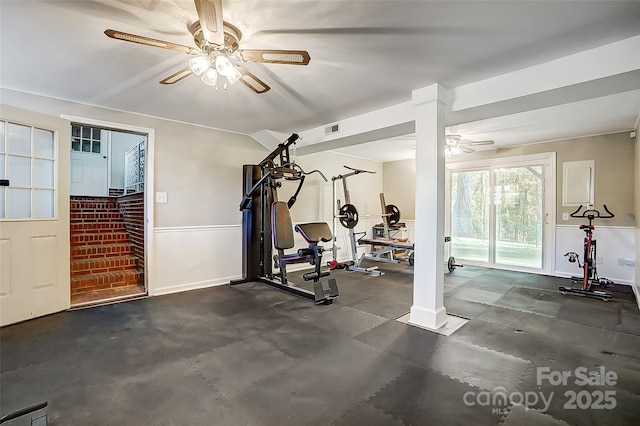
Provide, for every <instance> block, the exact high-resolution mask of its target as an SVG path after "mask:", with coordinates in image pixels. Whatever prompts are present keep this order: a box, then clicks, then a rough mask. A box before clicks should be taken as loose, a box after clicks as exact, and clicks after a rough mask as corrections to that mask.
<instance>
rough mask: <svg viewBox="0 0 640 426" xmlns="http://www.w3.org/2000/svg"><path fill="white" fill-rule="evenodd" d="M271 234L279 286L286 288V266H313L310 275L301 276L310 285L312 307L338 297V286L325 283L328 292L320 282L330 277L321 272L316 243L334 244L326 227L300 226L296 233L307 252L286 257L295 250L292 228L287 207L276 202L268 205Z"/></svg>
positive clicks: (332, 279)
mask: <svg viewBox="0 0 640 426" xmlns="http://www.w3.org/2000/svg"><path fill="white" fill-rule="evenodd" d="M271 227H272V229H271V231H272V235H273V245H274V247H275V248H276V249H277V250H278V254H277V255H276V256H274V257H273V260H274V267H276V268H278V269H279V270H280V282H281V284H283V285H288V281H287V265H288V264H291V263H305V262H308V263H309V264H311V265H314V271H313V272H307V273H305V274H303V275H302V278H303V279H304V280H305V281H313V293H314V296H315V303H316V304H320V303H327V302H330V301H331V300H333V299H336V298H337V297H338V285H337V284H336V280H335V279H334V278H330V279H329V280H328V281H329V283H328V285H329V288H328V289H327V290H325V289H324V287H323V286H322V282H321V281H320V279H321V278H324V277H327V276H329V275H331V272H329V271H322V270H321V266H322V253H323V252H324V248H323V247H322V246H319V245H318V243H319V242H321V241H322V242H329V241H333V234H332V233H331V229H330V228H329V225H327V224H326V223H325V222H312V223H301V224H298V225H296V227H295V230H296V231H297V232H298V233H300V235H302V237H303V238H304V239H305V241H306V242H307V244H308V245H309V246H308V247H307V248H302V249H298V251H297V252H295V253H289V254H285V252H284V251H285V250H287V249H291V248H293V247H294V245H295V242H294V238H293V237H294V234H293V230H294V228H293V226H292V223H291V214H290V212H289V207H288V206H287V203H285V202H284V201H276V202H274V203H273V204H272V205H271Z"/></svg>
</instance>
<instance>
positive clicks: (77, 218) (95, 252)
mask: <svg viewBox="0 0 640 426" xmlns="http://www.w3.org/2000/svg"><path fill="white" fill-rule="evenodd" d="M147 139H148V138H147V134H146V133H141V132H133V131H127V130H119V129H112V128H105V127H102V126H97V125H91V124H83V123H76V122H72V124H71V154H70V155H71V163H70V168H71V170H70V176H71V179H70V235H71V259H70V261H71V307H72V308H78V307H84V306H87V305H93V304H101V303H106V302H112V301H120V300H124V299H130V298H137V297H141V296H146V294H147V286H146V279H145V241H146V239H145V222H146V220H145V219H146V211H145V205H146V204H145V185H144V182H145V165H146V161H145V157H146V155H145V153H146V152H147Z"/></svg>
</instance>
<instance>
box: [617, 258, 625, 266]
mask: <svg viewBox="0 0 640 426" xmlns="http://www.w3.org/2000/svg"><path fill="white" fill-rule="evenodd" d="M616 265H618V266H624V259H623V258H621V257H619V258H618V260H617V262H616Z"/></svg>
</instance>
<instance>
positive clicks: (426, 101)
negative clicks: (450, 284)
mask: <svg viewBox="0 0 640 426" xmlns="http://www.w3.org/2000/svg"><path fill="white" fill-rule="evenodd" d="M412 99H413V105H414V109H415V120H416V213H415V215H416V228H415V263H414V267H413V306H412V307H411V312H410V315H409V324H412V325H416V326H419V327H424V328H428V329H433V330H436V329H439V328H441V327H442V326H444V325H445V324H446V322H447V312H446V310H445V308H444V305H443V300H444V190H445V188H444V185H445V182H444V181H445V174H444V131H445V107H446V105H445V102H444V100H445V99H446V90H445V89H444V87H442V86H440V85H439V84H434V85H432V86H428V87H424V88H422V89H418V90H414V91H413V96H412Z"/></svg>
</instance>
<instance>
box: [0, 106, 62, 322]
mask: <svg viewBox="0 0 640 426" xmlns="http://www.w3.org/2000/svg"><path fill="white" fill-rule="evenodd" d="M0 120H1V121H3V122H4V124H3V126H2V127H4V129H2V130H4V132H3V136H4V139H3V140H2V144H0V148H2V149H0V151H3V152H4V156H5V158H4V161H5V166H6V169H5V173H6V174H7V175H8V176H6V177H7V178H9V179H11V177H12V176H16V177H17V178H16V179H15V180H13V181H12V182H11V185H10V186H9V187H0V191H3V194H2V195H3V197H2V198H1V199H0V201H2V204H3V206H2V207H3V208H2V209H0V212H1V213H2V218H0V325H2V326H3V325H7V324H13V323H16V322H20V321H24V320H27V319H30V318H35V317H38V316H42V315H47V314H51V313H54V312H59V311H62V310H65V309H68V308H69V304H70V285H69V279H70V278H69V264H70V262H69V247H70V242H69V155H68V153H69V150H70V124H69V122H68V121H66V120H62V119H59V118H56V117H52V116H47V115H43V114H38V113H34V112H30V111H24V110H20V109H17V108H12V107H7V106H0ZM9 124H11V126H9ZM8 127H10V128H12V129H19V130H20V131H21V133H22V134H23V136H24V134H27V136H26V137H21V139H20V142H19V143H20V146H21V147H24V149H23V150H21V151H20V152H16V150H15V149H14V148H12V146H11V143H12V140H13V138H15V135H12V134H10V132H9V131H8V130H7V128H8ZM25 129H27V130H30V134H31V147H30V148H28V149H27V144H28V143H29V142H28V139H29V136H28V134H29V132H28V131H23V130H25ZM43 134H44V135H45V138H46V137H48V138H49V139H50V141H49V142H48V144H49V147H47V146H46V145H47V141H46V139H45V140H43V139H41V135H43ZM38 135H40V136H38ZM46 135H49V136H46ZM39 138H40V139H39ZM14 146H17V145H16V144H14ZM10 157H11V158H10ZM16 165H17V166H16ZM14 182H15V183H14Z"/></svg>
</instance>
